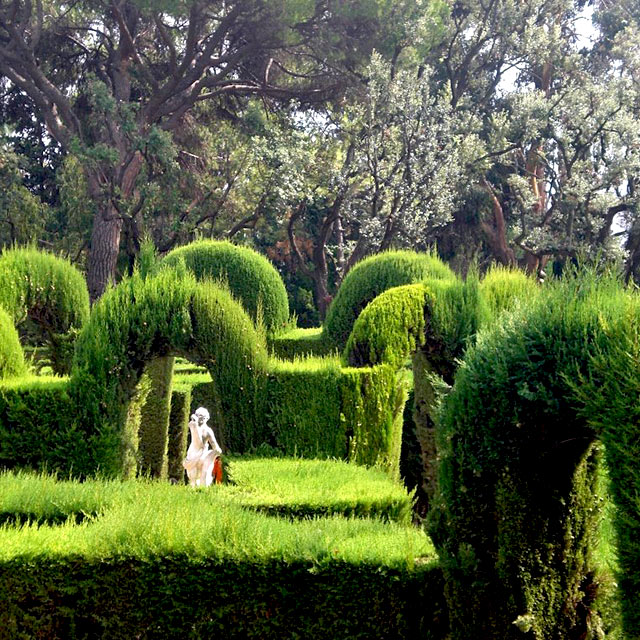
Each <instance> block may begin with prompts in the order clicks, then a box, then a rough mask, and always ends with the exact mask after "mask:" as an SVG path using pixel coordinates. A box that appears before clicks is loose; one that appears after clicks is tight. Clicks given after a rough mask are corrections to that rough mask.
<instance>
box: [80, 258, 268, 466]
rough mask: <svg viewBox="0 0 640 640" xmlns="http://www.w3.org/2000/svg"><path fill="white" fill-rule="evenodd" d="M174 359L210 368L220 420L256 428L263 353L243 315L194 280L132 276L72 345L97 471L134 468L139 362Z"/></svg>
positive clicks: (223, 294)
mask: <svg viewBox="0 0 640 640" xmlns="http://www.w3.org/2000/svg"><path fill="white" fill-rule="evenodd" d="M174 354H175V355H183V356H185V357H187V358H188V359H191V360H193V361H195V362H198V363H201V364H203V365H205V366H206V367H207V368H208V369H209V371H210V372H211V376H212V380H213V382H214V383H215V386H216V389H217V391H218V393H219V398H220V402H221V406H222V408H223V413H224V416H225V420H228V421H231V422H233V423H237V424H238V425H242V429H244V430H246V431H247V432H249V433H251V432H252V431H255V430H259V429H260V416H261V413H262V410H261V401H262V396H261V393H260V391H261V389H262V386H263V377H264V370H265V366H266V357H267V356H266V349H265V346H264V343H263V342H261V341H260V339H259V337H258V335H257V333H256V331H255V328H254V325H253V323H252V322H251V319H250V318H249V317H248V316H247V314H246V312H245V311H244V310H243V309H242V308H241V307H240V305H239V304H238V303H237V302H235V300H233V299H232V298H231V295H230V294H229V293H228V292H227V291H225V290H223V289H222V288H221V287H220V286H217V285H214V284H213V283H198V282H197V281H196V280H195V279H194V278H193V277H192V276H180V275H178V274H176V273H174V272H173V271H172V270H162V271H161V272H160V273H159V274H158V275H157V276H154V277H148V278H147V279H146V280H143V279H142V278H141V277H139V276H134V277H132V278H130V279H127V280H124V281H123V282H122V283H120V284H119V285H118V286H117V287H115V288H114V289H112V290H110V291H108V292H107V293H105V295H104V296H103V297H102V298H101V299H100V301H99V302H98V303H97V304H96V305H95V306H94V308H93V312H92V314H91V318H90V320H89V322H88V323H87V324H86V325H85V328H84V330H83V332H82V334H81V335H80V337H79V339H78V343H77V348H76V357H75V361H74V369H73V375H72V379H71V392H72V396H73V398H74V399H75V400H76V401H77V404H78V413H79V415H78V422H79V424H80V425H82V428H83V429H85V430H86V432H87V434H88V435H91V436H92V437H94V438H95V439H96V441H95V443H94V450H95V460H96V468H99V469H100V471H101V472H102V473H104V474H106V475H116V476H119V475H122V474H123V473H124V472H125V471H126V470H131V469H132V466H135V460H136V456H137V431H136V429H135V427H133V428H129V429H126V428H125V426H126V425H127V422H126V410H127V407H128V405H129V399H130V398H131V396H132V395H133V392H134V389H135V387H136V384H137V383H138V381H139V379H140V376H141V375H142V371H143V368H144V365H145V364H146V363H147V362H149V361H150V360H152V359H153V358H156V357H163V356H167V355H174ZM98 425H99V426H98ZM132 461H133V464H132ZM129 473H130V471H129Z"/></svg>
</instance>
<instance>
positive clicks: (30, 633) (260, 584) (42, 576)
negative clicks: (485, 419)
mask: <svg viewBox="0 0 640 640" xmlns="http://www.w3.org/2000/svg"><path fill="white" fill-rule="evenodd" d="M268 464H271V465H272V467H273V469H274V473H273V477H276V478H278V477H282V479H283V480H282V481H281V482H280V484H279V486H280V488H281V489H282V490H283V491H284V492H285V493H287V494H289V495H290V499H291V505H292V506H294V505H295V504H296V503H297V499H298V498H301V497H302V496H301V494H300V492H299V491H297V490H296V487H295V485H296V480H298V479H299V480H300V481H301V482H302V483H303V485H305V486H306V487H307V488H310V487H311V486H313V485H316V484H320V485H324V496H325V497H326V499H327V502H329V503H334V504H335V505H336V506H337V505H338V504H339V502H340V500H341V496H343V497H345V498H346V504H345V506H347V505H356V504H358V503H361V504H362V505H363V506H364V505H366V504H367V502H369V503H370V504H371V505H373V504H374V503H375V502H376V501H378V500H380V499H382V500H383V501H384V500H391V501H393V499H394V498H393V497H392V496H393V495H394V492H395V491H396V490H395V489H392V488H391V483H390V482H389V481H388V480H387V483H386V484H387V488H385V487H384V484H385V482H384V480H383V478H382V477H380V476H379V475H378V476H376V474H374V473H372V472H370V471H365V470H356V469H354V468H353V467H351V466H350V465H343V464H339V463H337V464H336V463H333V464H331V463H312V462H309V463H300V462H299V461H284V460H283V461H278V460H276V461H268ZM234 465H237V468H236V469H235V473H236V475H237V476H238V477H240V476H242V475H243V471H244V475H245V477H246V480H247V485H246V486H247V497H246V498H245V499H246V500H247V502H250V501H251V499H256V498H258V499H259V495H260V493H261V492H263V495H264V496H266V495H268V494H270V493H271V492H272V490H273V489H274V488H275V487H274V486H273V485H272V484H271V486H270V485H269V484H267V486H265V487H264V488H263V489H261V488H260V486H259V484H258V483H256V482H255V480H254V479H252V478H251V475H252V474H251V472H252V471H255V472H256V473H257V474H258V475H259V477H260V478H261V479H262V480H264V481H265V482H267V483H269V476H268V474H267V463H265V462H261V461H255V462H253V461H252V462H248V463H241V462H238V463H234ZM243 465H248V467H246V468H245V469H242V466H243ZM278 465H280V466H281V467H282V468H283V473H282V474H279V473H278V472H277V469H278ZM332 472H333V473H332ZM342 473H345V474H346V475H345V476H344V477H343V482H340V481H339V480H338V479H337V478H339V477H340V475H341V474H342ZM371 477H373V478H374V486H375V487H376V488H375V489H374V490H373V491H372V492H371V493H368V494H367V493H366V492H367V487H368V486H369V484H368V482H364V480H365V478H371ZM352 481H359V482H358V486H359V487H360V488H361V490H362V491H364V492H365V495H364V496H362V495H360V496H358V495H356V494H355V493H354V491H353V489H352V487H351V486H350V483H351V482H352ZM240 487H241V485H240V486H238V487H235V486H224V485H223V486H214V487H212V488H211V489H210V490H207V491H193V490H192V489H191V488H189V487H175V486H171V485H168V484H163V483H143V482H140V481H137V482H105V481H100V482H96V481H90V482H84V483H71V482H60V481H56V480H55V479H53V478H51V477H47V476H27V475H18V476H14V475H9V474H3V475H0V514H2V517H3V519H4V520H5V521H9V523H11V522H12V521H13V522H15V523H16V524H17V525H18V526H15V525H12V524H8V525H6V526H4V527H1V528H0V577H1V579H0V598H1V599H2V602H3V606H2V607H1V608H0V628H1V629H3V630H5V631H6V632H7V633H8V634H9V635H10V636H12V637H35V636H43V637H49V638H87V637H95V635H96V634H99V635H101V636H104V637H110V638H131V637H136V636H140V635H145V636H148V637H160V635H162V634H164V635H166V633H167V629H170V630H171V634H172V635H174V634H175V635H179V636H180V637H183V636H184V637H191V636H194V635H195V637H204V636H210V635H211V634H223V635H224V636H225V637H233V638H248V637H255V638H296V637H319V636H320V635H326V634H329V635H331V636H332V637H340V638H345V637H359V636H363V637H367V638H384V637H389V634H392V635H393V637H397V638H413V637H416V636H418V635H421V634H426V633H428V634H432V635H431V636H430V637H433V638H443V637H444V632H445V627H446V615H444V616H443V603H442V595H441V594H442V581H441V574H440V572H439V570H438V568H437V563H436V560H435V554H434V551H433V546H432V545H431V543H430V541H429V540H428V538H427V537H426V536H425V535H424V533H423V532H421V531H420V530H418V529H416V528H413V527H408V526H406V525H403V524H398V523H393V522H383V521H382V520H380V519H371V518H366V519H365V518H344V517H342V516H333V517H330V518H317V517H316V518H304V519H302V520H297V521H296V520H291V519H290V518H273V517H269V516H267V515H266V514H263V513H256V512H255V511H254V510H249V509H245V508H242V507H241V506H240V505H239V504H237V502H236V496H238V495H240V492H239V489H240ZM330 488H331V489H332V490H334V491H336V492H337V495H328V494H327V493H326V492H327V491H328V490H329V489H330ZM322 493H323V490H322V489H320V487H317V489H316V492H315V493H314V492H312V494H311V499H312V500H320V501H322ZM399 493H400V492H399V491H398V494H397V495H398V498H400V496H399ZM405 495H406V494H405ZM296 496H297V498H296ZM405 500H406V498H405ZM256 502H257V501H256ZM280 504H282V502H281V503H280ZM298 504H301V503H298ZM306 504H310V503H309V502H307V503H306ZM318 506H320V504H318ZM347 508H350V507H347ZM373 511H375V507H374V508H373ZM65 516H66V519H65ZM25 517H27V518H32V520H31V522H26V523H25ZM36 523H39V524H36ZM27 567H28V568H27Z"/></svg>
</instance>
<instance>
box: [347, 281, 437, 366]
mask: <svg viewBox="0 0 640 640" xmlns="http://www.w3.org/2000/svg"><path fill="white" fill-rule="evenodd" d="M427 294H428V289H427V288H426V287H425V286H424V285H423V284H409V285H404V286H402V287H393V288H392V289H388V290H387V291H384V292H383V293H381V294H380V295H379V296H378V297H376V298H374V299H373V300H372V301H371V302H370V303H369V304H368V305H367V306H366V307H365V308H364V310H363V311H362V313H361V314H360V315H359V316H358V318H357V320H356V322H355V324H354V325H353V331H352V332H351V335H350V336H349V340H348V341H347V346H346V347H345V351H344V356H343V357H344V359H345V360H346V361H347V362H348V363H349V364H350V365H351V366H354V367H361V366H367V365H369V366H371V365H375V364H380V363H386V364H390V365H392V366H394V367H396V368H398V367H400V366H401V365H402V364H403V363H404V361H405V360H406V359H407V358H408V357H409V356H410V355H411V354H412V353H413V352H414V351H415V350H416V348H417V347H418V346H419V345H421V344H422V343H423V342H424V337H425V318H424V316H425V305H426V299H427Z"/></svg>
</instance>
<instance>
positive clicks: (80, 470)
mask: <svg viewBox="0 0 640 640" xmlns="http://www.w3.org/2000/svg"><path fill="white" fill-rule="evenodd" d="M75 412H76V407H75V405H74V402H73V400H72V399H71V398H70V396H69V393H68V382H67V381H66V380H64V379H61V378H45V377H44V376H38V377H24V378H16V379H14V380H5V381H3V382H1V383H0V468H4V467H7V468H10V469H11V468H27V469H37V470H43V469H50V470H53V469H55V470H56V471H58V472H59V473H61V474H68V473H71V472H73V473H75V474H77V475H83V474H86V473H89V472H90V471H92V470H93V469H94V467H93V460H92V451H91V446H92V442H91V440H90V439H88V438H87V437H86V434H85V433H83V432H82V431H80V430H79V429H78V428H77V427H76V426H75V424H74V418H75Z"/></svg>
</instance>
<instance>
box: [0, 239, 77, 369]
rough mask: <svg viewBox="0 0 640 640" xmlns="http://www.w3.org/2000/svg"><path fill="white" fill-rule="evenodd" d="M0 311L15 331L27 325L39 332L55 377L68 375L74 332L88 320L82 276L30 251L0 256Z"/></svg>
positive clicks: (57, 259) (62, 262) (65, 264)
mask: <svg viewBox="0 0 640 640" xmlns="http://www.w3.org/2000/svg"><path fill="white" fill-rule="evenodd" d="M0 306H2V307H4V308H5V310H6V311H7V312H8V313H9V314H10V315H11V317H12V318H13V321H14V324H15V326H16V327H17V328H20V325H21V324H23V323H24V322H25V321H26V320H27V319H29V320H31V321H33V322H34V323H35V324H36V325H38V326H39V327H40V330H41V331H42V332H43V335H44V338H45V339H46V341H47V343H48V345H49V347H50V354H49V356H50V361H51V366H52V368H53V370H54V372H56V373H60V374H63V373H69V370H70V366H71V357H72V352H73V340H74V339H75V334H76V332H77V331H78V330H79V329H80V328H81V327H82V326H83V325H84V323H85V322H86V321H87V319H88V317H89V293H88V291H87V285H86V283H85V280H84V277H83V275H82V274H81V273H80V271H79V270H78V269H76V267H74V266H73V265H72V264H71V263H70V262H69V261H68V260H65V259H64V258H60V257H58V256H55V255H53V254H50V253H45V252H44V251H39V250H38V249H36V248H34V247H26V248H13V249H6V250H5V251H3V252H2V255H0Z"/></svg>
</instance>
